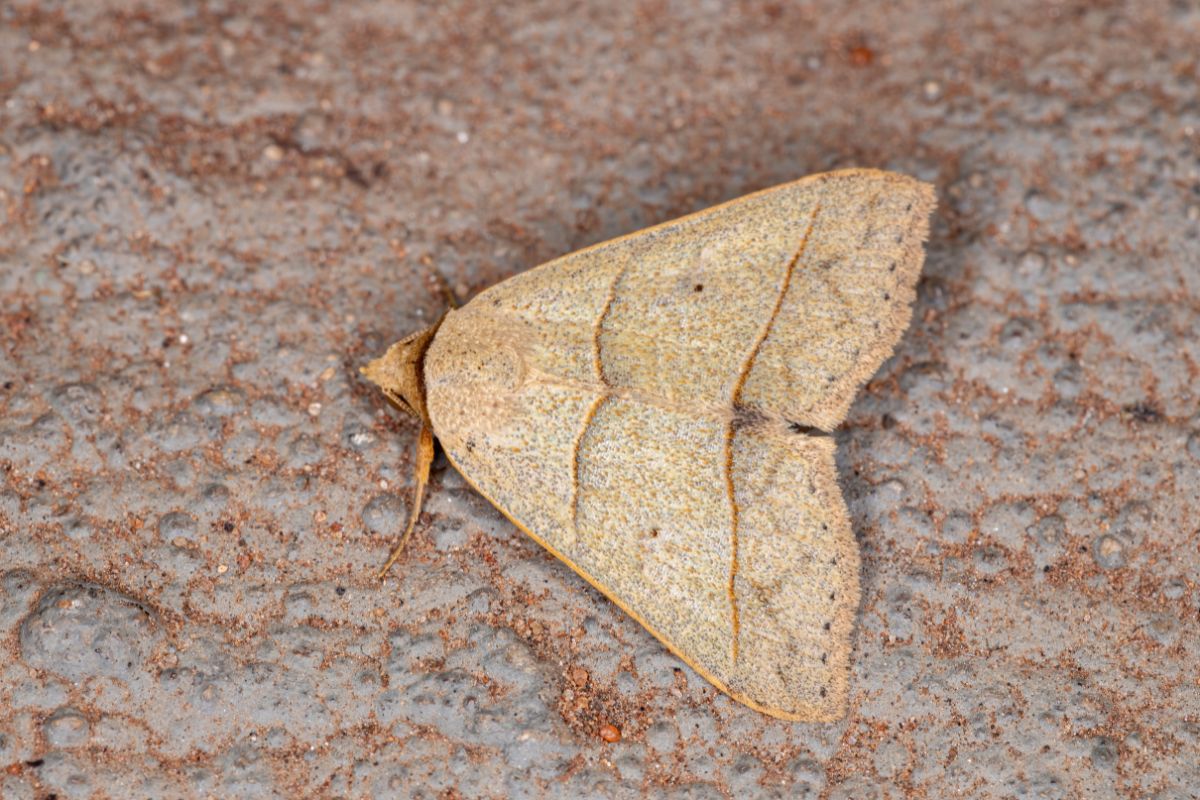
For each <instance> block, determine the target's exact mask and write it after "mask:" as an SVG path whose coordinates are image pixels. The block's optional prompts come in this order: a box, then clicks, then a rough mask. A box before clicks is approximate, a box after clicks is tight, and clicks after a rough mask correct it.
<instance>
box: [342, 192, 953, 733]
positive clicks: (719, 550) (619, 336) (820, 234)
mask: <svg viewBox="0 0 1200 800" xmlns="http://www.w3.org/2000/svg"><path fill="white" fill-rule="evenodd" d="M934 202H935V201H934V193H933V189H932V187H931V186H929V185H928V184H924V183H920V182H918V181H916V180H913V179H912V178H909V177H906V176H903V175H898V174H895V173H888V172H880V171H877V170H844V171H837V172H828V173H824V174H820V175H812V176H809V177H807V178H803V179H801V180H798V181H795V182H793V183H788V184H784V185H782V186H777V187H775V188H772V189H767V190H764V191H761V192H757V193H755V194H751V195H748V196H746V197H742V198H740V199H738V200H733V201H731V202H728V203H725V204H723V205H719V206H716V207H714V208H710V209H707V210H705V211H701V212H699V213H696V214H692V215H690V216H686V217H683V218H681V219H677V220H674V221H672V222H667V223H664V224H662V225H658V226H655V227H653V228H648V229H646V230H643V231H639V232H637V233H633V234H630V235H628V236H623V237H620V238H617V239H613V240H611V241H608V242H603V243H601V244H597V245H593V246H591V247H587V248H585V249H583V250H579V251H578V252H575V253H571V254H569V255H566V256H563V257H561V258H558V259H555V260H553V261H551V262H549V263H547V264H543V265H542V266H540V267H538V268H536V269H532V270H529V271H527V272H524V273H522V274H519V275H516V276H515V277H512V278H509V279H508V280H506V281H503V282H502V283H499V284H497V285H495V286H493V287H491V288H489V289H487V290H485V291H484V292H482V293H480V294H479V295H478V296H476V297H475V298H474V299H473V300H471V302H469V303H467V304H466V305H465V306H463V307H462V308H458V309H452V310H450V311H448V312H446V314H445V315H444V316H443V317H442V318H441V319H440V320H439V321H438V322H436V323H434V325H432V326H431V327H430V328H428V329H426V330H424V331H420V332H418V333H414V334H412V335H411V336H409V337H407V338H405V339H403V340H401V341H399V342H397V343H396V344H394V345H392V347H391V348H389V350H388V351H387V353H386V354H385V355H384V356H383V357H381V358H378V359H376V360H375V361H373V362H371V363H370V365H368V366H367V367H366V368H365V370H364V372H365V373H366V375H367V376H368V377H369V378H370V379H371V380H372V381H374V382H375V383H376V384H378V385H379V387H380V388H381V389H382V390H383V392H384V393H385V394H386V395H387V396H388V398H389V399H391V400H392V402H393V403H394V404H395V405H397V406H398V407H399V408H401V409H403V410H405V411H407V412H409V413H411V414H412V415H414V416H415V417H417V418H418V419H419V420H420V421H421V422H422V424H423V427H422V431H421V436H420V440H419V447H418V457H417V480H416V493H415V494H416V496H415V502H414V507H413V510H412V514H411V517H410V519H409V523H408V527H407V529H406V531H405V533H404V536H403V538H402V540H401V544H400V546H398V547H397V548H396V550H395V552H394V553H393V556H392V559H390V560H389V562H388V566H390V565H391V563H392V562H393V561H394V560H395V558H396V556H398V555H399V552H400V549H401V548H402V547H403V542H404V541H405V540H407V538H408V536H409V535H410V534H411V533H412V529H413V525H414V524H415V522H416V519H417V515H418V514H419V512H420V505H421V499H422V497H423V495H424V490H425V485H426V482H427V480H428V476H429V465H430V462H431V461H432V458H433V443H434V437H436V438H437V439H438V440H439V441H440V442H441V443H442V447H443V449H444V450H445V452H446V455H447V457H448V458H449V459H450V461H451V463H452V464H454V466H455V467H456V468H457V469H458V471H459V472H460V473H462V475H463V477H464V478H466V480H467V482H468V483H470V484H471V485H472V486H473V487H475V489H476V490H478V491H479V492H480V493H481V494H482V495H483V496H484V497H486V498H488V500H490V501H491V502H492V504H494V505H495V506H496V507H497V508H498V509H499V510H500V511H501V512H502V513H503V514H504V515H505V516H506V517H508V518H509V519H510V520H512V522H513V523H514V524H515V525H516V526H517V527H519V528H520V529H521V530H523V531H525V533H527V534H529V535H530V536H531V537H533V539H534V540H536V541H537V542H538V543H539V544H541V545H542V546H543V547H545V548H546V549H548V550H549V551H550V552H551V553H553V554H554V555H555V556H556V557H558V558H559V559H561V560H562V561H564V562H565V563H566V564H567V565H568V566H570V567H571V569H573V570H575V571H576V572H577V573H579V574H580V575H581V576H583V577H584V578H585V579H586V580H587V581H588V582H589V583H591V584H592V585H593V586H595V587H596V588H597V589H599V590H600V591H601V592H603V593H604V594H605V595H606V596H607V597H608V598H609V599H611V600H612V601H613V602H615V603H616V604H617V605H618V606H620V607H621V608H622V609H624V610H625V611H626V612H628V613H629V614H630V615H631V616H632V617H633V618H634V619H636V620H637V621H638V622H639V623H641V624H642V625H643V626H645V628H646V629H647V630H648V631H650V633H652V634H653V635H654V636H656V637H657V638H658V639H659V640H661V641H662V642H663V644H665V645H666V646H667V647H668V648H669V649H670V650H671V651H672V652H673V653H675V654H676V655H678V656H679V657H680V658H681V659H683V660H684V661H685V662H687V663H688V664H689V665H690V666H691V667H692V668H693V669H695V670H696V671H697V672H699V673H700V674H701V675H703V676H704V677H705V678H706V679H707V680H709V681H710V682H712V684H713V685H714V686H716V687H717V688H718V689H720V690H721V691H723V692H726V693H727V694H729V695H730V696H731V697H732V698H733V699H735V700H737V701H739V702H741V703H744V704H746V705H748V706H750V707H751V708H754V709H757V710H758V711H761V712H764V713H767V714H770V715H772V716H775V717H781V718H783V719H793V720H808V721H818V720H833V719H837V718H839V717H841V716H842V715H843V714H844V711H845V707H846V701H847V695H848V683H849V667H850V663H849V660H850V635H851V629H852V626H853V621H854V614H855V611H856V609H857V606H858V600H859V587H858V569H859V559H858V550H857V546H856V544H855V541H854V536H853V533H852V532H851V529H850V521H849V517H848V515H847V512H846V507H845V504H844V502H843V500H842V496H841V491H840V489H839V487H838V483H837V472H836V469H835V466H834V440H833V438H832V436H830V435H829V433H830V432H831V431H832V430H833V429H834V428H835V427H836V426H837V425H838V424H839V423H840V422H841V421H842V420H843V419H844V418H845V415H846V412H847V410H848V409H849V407H850V403H851V401H852V400H853V399H854V395H855V393H856V392H857V391H858V389H859V387H860V386H861V385H862V384H863V383H864V382H865V381H866V380H867V378H869V377H870V376H871V375H872V373H874V372H875V370H876V369H878V367H879V365H880V364H881V363H882V362H883V360H884V359H885V358H887V357H888V355H890V354H891V352H892V350H893V348H894V347H895V345H896V342H897V341H898V340H899V339H900V336H901V334H902V333H903V332H904V329H905V328H906V327H907V326H908V321H909V316H910V314H911V310H910V306H911V303H912V301H913V299H914V296H915V286H916V282H917V277H918V275H919V274H920V271H921V263H922V261H923V260H924V249H923V245H924V241H925V238H926V236H927V233H928V227H929V224H928V220H929V215H930V213H931V211H932V209H933V206H934ZM386 569H387V567H384V570H385V571H386Z"/></svg>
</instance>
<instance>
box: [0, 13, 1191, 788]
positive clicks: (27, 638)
mask: <svg viewBox="0 0 1200 800" xmlns="http://www.w3.org/2000/svg"><path fill="white" fill-rule="evenodd" d="M1197 53H1200V6H1197V4H1195V3H1194V2H1189V1H1188V0H1173V1H1168V0H1149V2H1144V3H1136V4H1134V3H1120V2H1103V3H1096V2H1090V1H1088V0H1077V1H1076V2H1065V3H1056V2H1046V0H1029V1H1028V2H1023V1H1020V0H1004V2H989V3H976V4H962V3H952V2H915V0H903V1H902V2H898V3H889V4H877V3H868V2H859V3H853V2H852V3H837V2H820V3H807V4H797V5H793V4H788V3H772V2H761V3H759V2H754V3H751V2H747V3H741V4H738V3H732V2H729V3H726V2H705V3H684V2H654V1H652V0H647V1H646V2H637V3H607V2H593V3H577V4H572V5H570V6H566V5H564V4H560V3H545V4H542V5H541V6H538V5H535V4H525V3H522V4H513V6H512V7H508V6H507V5H506V4H492V3H436V4H425V5H416V4H412V5H404V4H399V3H383V2H339V3H316V2H313V3H301V2H294V3H272V4H267V3H263V4H249V7H247V5H246V4H241V3H232V2H229V3H221V2H195V3H187V4H180V5H179V6H170V5H168V4H165V3H164V4H161V5H154V4H130V3H125V2H115V0H108V2H97V1H95V0H88V1H87V2H83V1H82V0H75V2H66V1H64V2H54V1H53V0H45V1H44V2H36V1H35V2H22V1H21V0H18V2H15V3H4V4H0V646H2V647H3V655H2V656H0V796H3V797H4V798H10V797H11V798H34V797H49V796H51V795H54V796H57V797H60V798H64V797H69V798H74V797H127V796H147V797H189V796H210V795H211V796H241V797H296V796H321V797H347V798H349V797H367V796H374V797H420V796H424V797H454V796H463V797H518V798H520V797H553V796H614V797H636V796H641V795H654V796H665V797H673V798H708V797H729V796H737V797H751V796H765V797H810V798H817V797H821V798H867V797H878V798H889V797H890V798H897V797H946V796H964V797H979V798H1003V797H1046V798H1083V797H1088V798H1106V797H1118V798H1123V797H1130V798H1156V799H1157V800H1174V799H1176V798H1194V797H1197V796H1200V789H1198V788H1197V787H1200V767H1198V766H1197V762H1198V758H1197V753H1198V752H1200V683H1198V670H1197V664H1198V663H1200V636H1198V635H1197V632H1198V629H1200V548H1198V540H1200V531H1198V528H1200V522H1198V520H1200V497H1198V488H1197V487H1198V486H1200V392H1198V386H1200V337H1198V336H1197V334H1196V330H1197V326H1198V325H1200V95H1198V92H1197V83H1198V78H1200V61H1198V57H1197ZM850 165H862V166H880V167H885V168H891V169H898V170H902V171H905V172H908V173H911V174H913V175H916V176H918V177H920V178H923V179H925V180H929V181H932V182H934V183H935V184H936V185H937V186H938V189H939V194H940V199H941V205H940V207H939V211H938V214H937V216H936V219H935V221H934V232H933V238H932V241H931V243H930V255H929V259H928V261H927V266H926V271H925V278H924V280H923V282H922V284H921V287H920V296H919V300H918V303H917V308H916V314H915V320H914V324H913V327H912V328H911V330H910V331H909V333H908V334H907V335H906V337H905V338H904V340H903V342H902V344H901V346H900V348H899V350H898V352H897V355H896V357H895V358H894V359H892V360H891V361H890V362H889V363H888V364H887V365H885V367H884V368H883V369H882V370H881V371H880V373H879V374H878V376H877V377H876V379H875V380H874V381H873V382H872V384H871V385H869V387H868V389H867V390H866V391H865V392H864V393H863V395H862V396H861V397H860V398H859V400H858V401H857V402H856V404H855V406H854V408H853V410H852V412H851V416H850V419H849V420H848V422H847V424H846V426H845V427H844V429H843V431H842V432H841V433H840V434H839V466H840V469H841V480H842V484H843V487H844V489H845V492H846V495H847V498H848V500H849V503H850V507H851V512H852V518H853V524H854V528H855V531H856V533H857V534H858V536H859V539H860V542H861V546H862V550H863V555H864V564H863V573H862V579H863V586H864V597H863V603H862V608H861V610H860V615H859V628H858V632H857V636H856V646H855V654H854V674H853V676H852V694H851V707H850V713H849V716H848V717H847V718H846V719H845V720H844V721H842V722H840V723H837V724H832V725H804V724H788V723H783V722H780V721H777V720H773V719H769V718H767V717H764V716H761V715H759V714H756V713H754V712H752V711H749V710H747V709H745V708H743V707H740V706H738V705H736V704H734V703H732V702H731V701H729V700H728V699H726V698H725V697H723V696H721V695H718V694H716V693H714V691H713V690H712V689H711V688H709V687H708V686H707V685H706V684H705V683H704V682H703V681H702V680H700V679H698V677H697V676H696V675H695V674H693V673H691V672H690V671H689V670H688V669H687V668H686V667H684V666H683V665H681V664H680V663H679V662H678V661H677V660H676V659H674V658H673V657H671V656H670V655H669V654H667V653H665V652H664V651H663V649H662V647H660V646H659V645H658V644H657V643H656V642H655V641H654V640H653V639H652V638H651V637H650V636H649V635H648V634H646V633H644V632H643V631H642V630H641V629H640V628H639V627H638V626H637V625H636V624H635V623H633V622H632V621H630V620H629V619H627V618H625V617H624V616H623V615H622V614H621V613H620V612H619V611H617V610H616V609H614V608H613V607H612V606H610V605H609V604H608V603H607V602H605V601H604V600H603V599H602V598H601V597H600V596H599V595H598V594H597V593H596V592H594V591H592V590H591V589H590V588H589V587H587V586H586V585H585V584H584V583H583V581H582V580H580V579H578V578H576V577H575V576H574V575H573V574H572V573H570V572H569V571H568V570H566V569H565V568H563V567H562V566H561V565H559V564H557V563H555V562H554V560H553V559H552V558H550V557H548V556H547V555H545V554H544V553H542V552H541V551H540V550H539V549H538V547H537V546H536V545H534V544H533V543H532V542H530V541H528V540H526V539H525V538H524V537H523V536H522V535H521V534H520V533H519V532H517V531H515V530H514V529H513V528H512V527H511V526H510V525H509V524H508V523H507V522H505V521H504V520H503V519H502V518H501V517H500V516H499V515H498V514H497V513H496V512H495V511H494V510H493V509H491V508H490V507H489V506H488V504H487V503H486V502H485V501H483V500H482V499H481V498H479V497H478V496H477V495H475V494H474V493H473V492H471V491H470V490H469V489H468V488H467V487H466V486H465V484H464V482H463V481H462V480H461V478H459V477H458V476H457V475H456V474H455V473H454V472H453V470H452V469H448V468H446V466H445V464H444V463H442V464H441V465H440V466H439V467H438V468H436V469H435V473H434V479H433V484H432V487H431V491H432V495H431V497H430V500H429V503H428V506H427V514H426V515H425V517H423V519H422V524H421V525H420V527H419V528H418V531H417V534H416V536H415V537H414V541H413V543H412V544H411V546H410V549H409V552H408V554H407V556H406V558H405V560H404V561H403V563H402V564H401V565H400V568H399V569H398V570H396V571H395V572H394V573H393V576H392V578H391V579H390V580H389V581H388V583H387V584H385V585H384V586H382V587H381V586H379V585H378V584H376V583H375V582H374V581H373V579H372V575H373V570H374V568H376V567H377V566H378V565H379V564H380V563H381V562H382V561H383V559H384V558H385V555H386V552H387V550H388V545H389V542H390V540H391V538H392V537H393V536H394V535H395V533H396V531H397V530H398V528H399V527H400V526H401V524H402V522H403V519H404V515H405V512H406V509H407V507H408V490H409V488H410V483H409V468H410V465H411V462H410V453H411V450H412V446H413V442H414V437H415V433H416V431H415V429H414V427H413V426H412V424H411V423H409V422H408V421H405V420H402V419H399V418H397V417H396V416H395V415H394V414H393V413H392V412H391V411H390V410H389V409H387V408H386V407H385V404H384V403H383V402H381V399H380V398H379V397H378V396H377V395H376V394H375V393H373V392H372V391H370V390H369V389H368V387H367V386H366V385H364V383H363V382H362V381H361V380H360V379H359V377H358V376H357V373H356V368H357V367H358V366H359V365H360V364H362V363H363V361H364V359H365V358H366V357H367V356H368V355H372V354H376V353H378V352H380V349H381V347H383V346H384V345H385V344H386V343H388V342H390V341H391V340H393V339H395V338H397V337H399V336H400V335H402V334H405V333H407V332H409V331H411V330H413V329H414V328H416V327H419V326H422V325H424V324H426V323H427V322H428V321H429V320H430V319H431V318H432V317H433V316H434V315H436V314H437V313H438V311H439V310H440V307H441V304H442V303H443V298H442V296H441V294H440V292H439V290H438V286H437V281H436V280H434V279H433V277H432V276H434V275H435V274H440V275H442V276H444V277H445V278H446V279H447V280H448V282H449V284H450V286H451V287H452V288H453V289H454V290H455V291H456V292H457V293H459V294H460V295H462V296H469V295H470V294H471V293H473V292H475V291H478V290H479V289H481V288H483V287H485V286H487V285H489V284H491V283H493V282H495V281H497V280H500V279H502V278H504V277H506V276H508V275H511V274H513V273H515V272H517V271H519V270H521V269H524V268H527V267H529V266H532V265H534V264H537V263H539V262H541V261H543V260H545V259H547V258H550V257H552V256H554V255H557V254H560V253H563V252H566V251H568V250H571V249H573V248H576V247H578V246H581V245H584V244H588V243H591V242H595V241H598V240H601V239H604V238H607V237H610V236H613V235H616V234H620V233H625V232H629V231H632V230H635V229H637V228H639V227H641V226H643V225H646V224H649V223H653V222H657V221H662V220H665V219H669V218H671V217H674V216H676V215H679V214H681V213H684V212H688V211H692V210H696V209H699V208H702V207H704V206H707V205H709V204H712V203H714V202H717V201H720V200H724V199H728V198H731V197H735V196H737V195H739V194H742V193H745V192H747V191H750V190H753V189H757V188H761V187H765V186H768V185H771V184H773V183H777V182H781V181H784V180H788V179H791V178H795V177H797V176H800V175H804V174H807V173H810V172H816V171H820V170H824V169H829V168H832V167H839V166H850ZM604 725H613V726H616V727H617V728H619V729H620V732H621V739H620V741H619V742H615V743H610V742H607V741H605V740H604V738H602V737H601V735H600V729H601V727H602V726H604ZM610 733H611V732H610ZM609 738H611V736H610V737H609Z"/></svg>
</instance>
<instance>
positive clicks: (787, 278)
mask: <svg viewBox="0 0 1200 800" xmlns="http://www.w3.org/2000/svg"><path fill="white" fill-rule="evenodd" d="M820 211H821V204H820V203H817V204H816V205H815V206H813V211H812V216H810V217H809V218H808V227H807V228H806V229H805V231H804V236H803V238H801V239H800V244H799V246H798V247H797V248H796V252H795V254H794V255H792V257H791V258H790V259H789V260H788V262H787V266H786V267H784V270H783V280H782V281H781V282H780V286H779V295H778V296H777V297H776V298H775V307H774V308H773V309H771V315H770V316H769V317H767V321H766V323H765V324H764V325H763V328H762V331H760V332H759V334H758V338H757V339H755V341H754V346H753V347H751V348H750V354H749V355H748V356H747V357H746V361H745V363H744V364H742V369H741V371H740V372H739V373H738V379H737V383H736V384H734V387H733V396H732V399H731V405H732V406H733V408H734V410H735V413H734V414H733V416H732V418H731V420H730V422H729V427H728V428H727V429H726V433H725V491H726V493H727V494H728V495H729V508H730V527H729V583H728V585H727V586H726V594H727V595H728V596H729V613H730V625H731V627H732V629H733V630H732V633H733V635H732V637H731V644H730V648H731V651H732V652H731V657H732V660H733V664H734V665H736V664H737V661H738V649H739V647H740V643H741V636H742V627H741V618H740V615H739V613H738V602H737V592H736V590H735V586H734V584H735V583H736V581H737V574H738V515H739V510H738V504H737V495H736V492H735V489H734V485H733V437H734V435H735V434H736V433H737V425H738V415H737V413H736V409H737V407H738V406H739V405H741V401H742V389H743V388H745V386H746V380H747V379H748V378H749V377H750V371H751V370H752V369H753V368H754V360H755V359H756V358H758V352H759V350H761V349H762V346H763V342H765V341H766V340H767V337H768V336H770V335H771V328H772V326H773V325H774V324H775V318H776V317H778V316H779V310H780V309H781V308H783V300H784V298H785V297H786V296H787V293H788V289H790V288H791V285H792V273H794V272H795V271H796V263H797V262H799V261H800V259H801V258H802V257H803V256H804V250H805V248H807V247H808V237H809V236H810V235H811V234H812V232H813V226H814V225H815V224H816V222H817V214H818V213H820Z"/></svg>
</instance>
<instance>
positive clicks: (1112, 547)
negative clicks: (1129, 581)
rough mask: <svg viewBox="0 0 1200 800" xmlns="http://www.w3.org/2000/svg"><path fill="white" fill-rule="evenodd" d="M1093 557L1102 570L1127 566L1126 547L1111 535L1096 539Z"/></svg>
mask: <svg viewBox="0 0 1200 800" xmlns="http://www.w3.org/2000/svg"><path fill="white" fill-rule="evenodd" d="M1092 557H1093V558H1094V559H1095V560H1096V564H1098V565H1099V566H1100V568H1101V569H1117V568H1118V567H1123V566H1125V545H1124V544H1122V542H1121V540H1120V539H1118V538H1117V537H1116V536H1113V535H1112V534H1111V533H1106V534H1104V535H1103V536H1099V537H1097V538H1096V541H1095V542H1094V543H1093V544H1092Z"/></svg>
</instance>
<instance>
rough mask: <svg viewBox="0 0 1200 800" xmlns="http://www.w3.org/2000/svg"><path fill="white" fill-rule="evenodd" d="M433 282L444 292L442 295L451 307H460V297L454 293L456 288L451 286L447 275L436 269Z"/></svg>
mask: <svg viewBox="0 0 1200 800" xmlns="http://www.w3.org/2000/svg"><path fill="white" fill-rule="evenodd" d="M432 275H433V282H434V283H436V284H437V285H438V291H440V292H441V293H442V297H444V298H445V300H446V305H447V306H449V307H450V308H451V309H456V308H458V305H459V303H458V298H457V297H455V295H454V290H453V289H451V288H450V282H449V281H447V280H446V276H445V275H443V274H442V273H440V272H438V271H436V270H434V272H433V273H432Z"/></svg>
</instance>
